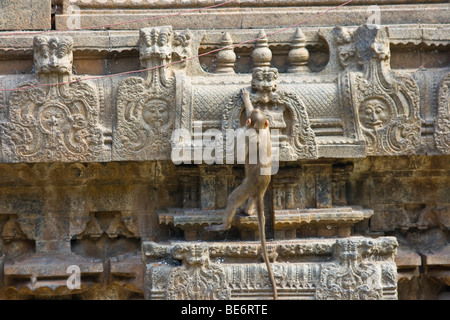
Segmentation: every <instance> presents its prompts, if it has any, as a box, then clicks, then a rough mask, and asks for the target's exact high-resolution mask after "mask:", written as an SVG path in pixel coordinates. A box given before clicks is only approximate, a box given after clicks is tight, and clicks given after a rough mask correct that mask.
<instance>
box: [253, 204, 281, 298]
mask: <svg viewBox="0 0 450 320" xmlns="http://www.w3.org/2000/svg"><path fill="white" fill-rule="evenodd" d="M261 202H262V199H261V200H260V201H258V207H257V209H258V217H259V236H260V238H261V251H262V254H263V258H264V262H265V263H266V266H267V272H268V273H269V279H270V283H271V284H272V290H273V299H274V300H277V299H278V291H277V285H276V283H275V278H274V276H273V271H272V266H271V264H270V260H269V255H268V254H267V246H266V231H265V225H266V221H265V220H266V219H265V217H264V211H263V204H262V203H261Z"/></svg>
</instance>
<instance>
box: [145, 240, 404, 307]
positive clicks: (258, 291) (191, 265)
mask: <svg viewBox="0 0 450 320" xmlns="http://www.w3.org/2000/svg"><path fill="white" fill-rule="evenodd" d="M268 248H269V256H270V257H271V259H273V261H274V262H273V263H272V268H273V270H274V276H275V281H276V283H277V287H278V296H279V298H280V299H300V300H301V299H317V300H328V299H329V300H332V299H347V300H353V299H358V300H360V299H396V298H397V291H396V289H397V285H396V281H397V278H396V276H397V271H396V265H395V263H394V255H395V252H396V248H397V241H396V239H395V238H392V237H385V238H379V239H369V238H361V237H350V238H346V239H308V240H289V241H288V240H285V241H275V242H269V243H268ZM142 252H143V260H144V261H145V263H146V266H147V267H146V273H145V279H144V287H145V289H144V296H145V297H146V298H147V299H196V300H209V299H271V298H272V289H271V286H270V281H269V278H268V274H267V269H266V267H265V264H264V263H263V261H262V258H261V251H260V244H259V243H256V242H250V241H249V242H195V243H192V242H169V243H155V242H144V243H143V247H142Z"/></svg>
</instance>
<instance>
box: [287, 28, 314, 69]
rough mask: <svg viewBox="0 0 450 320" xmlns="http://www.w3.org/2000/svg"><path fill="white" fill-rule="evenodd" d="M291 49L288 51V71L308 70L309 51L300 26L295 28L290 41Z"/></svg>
mask: <svg viewBox="0 0 450 320" xmlns="http://www.w3.org/2000/svg"><path fill="white" fill-rule="evenodd" d="M291 46H292V49H291V51H289V62H290V63H291V65H290V67H289V68H288V70H287V71H288V72H304V71H308V70H309V69H308V66H307V65H308V59H309V52H308V49H306V48H305V46H306V38H305V36H304V35H303V32H302V30H301V29H300V28H297V30H296V31H295V35H294V37H293V39H292V43H291Z"/></svg>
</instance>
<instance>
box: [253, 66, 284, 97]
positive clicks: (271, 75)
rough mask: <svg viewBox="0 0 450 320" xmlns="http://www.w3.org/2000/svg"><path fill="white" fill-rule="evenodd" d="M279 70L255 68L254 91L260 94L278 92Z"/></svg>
mask: <svg viewBox="0 0 450 320" xmlns="http://www.w3.org/2000/svg"><path fill="white" fill-rule="evenodd" d="M277 79H278V70H277V69H275V68H255V69H253V73H252V89H253V90H255V91H257V92H260V93H271V92H275V91H276V90H277Z"/></svg>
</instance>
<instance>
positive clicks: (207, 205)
mask: <svg viewBox="0 0 450 320" xmlns="http://www.w3.org/2000/svg"><path fill="white" fill-rule="evenodd" d="M200 172H201V173H200V176H201V178H200V179H201V182H200V207H201V209H202V210H214V209H215V208H216V177H215V174H214V173H211V172H209V170H208V169H207V168H201V169H200Z"/></svg>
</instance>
